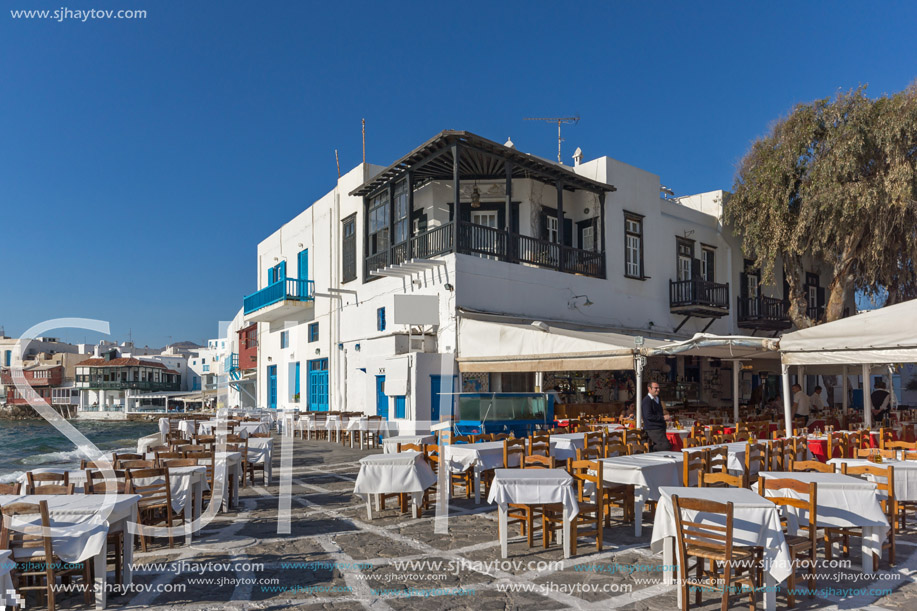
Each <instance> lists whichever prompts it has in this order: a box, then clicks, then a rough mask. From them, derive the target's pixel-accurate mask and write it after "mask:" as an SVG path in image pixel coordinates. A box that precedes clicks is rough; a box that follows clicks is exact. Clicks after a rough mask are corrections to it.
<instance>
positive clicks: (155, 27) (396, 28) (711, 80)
mask: <svg viewBox="0 0 917 611" xmlns="http://www.w3.org/2000/svg"><path fill="white" fill-rule="evenodd" d="M61 6H66V7H68V8H70V9H89V8H96V9H108V8H116V9H117V8H134V9H146V10H147V11H148V17H147V18H146V19H144V20H90V21H87V22H86V23H82V22H78V21H65V22H61V23H58V22H56V21H53V20H23V19H13V18H12V17H11V15H10V14H9V13H8V12H7V11H6V10H4V12H3V13H2V14H0V210H2V214H3V217H2V221H0V247H2V252H3V261H4V263H5V266H4V269H5V273H4V274H3V280H2V284H0V286H2V289H0V325H3V326H4V327H5V330H6V332H7V334H18V333H21V332H22V331H24V330H25V329H26V328H28V327H29V326H30V325H32V324H35V323H38V322H40V321H42V320H45V319H49V318H57V317H62V316H82V317H90V318H98V319H103V320H108V321H110V322H111V324H112V335H113V337H114V338H116V339H125V338H126V337H127V334H128V332H129V330H130V332H131V333H132V335H133V338H134V339H135V341H138V342H139V343H141V344H150V345H161V344H164V343H166V342H167V341H168V340H169V338H170V337H171V338H172V339H174V340H176V341H177V340H179V339H190V340H194V341H198V342H200V341H201V340H202V339H203V338H205V337H211V336H213V335H214V334H215V333H216V331H217V321H218V320H228V319H230V318H232V317H233V315H234V314H235V312H236V311H237V310H238V308H239V307H240V306H241V304H242V297H243V296H244V295H245V294H248V293H249V292H251V291H252V290H253V289H254V288H255V281H256V276H255V272H256V270H255V253H256V248H257V244H258V242H259V241H260V240H262V239H263V238H264V237H265V236H267V235H268V234H270V233H271V232H273V231H274V230H275V229H276V228H277V227H278V226H279V225H280V224H281V223H283V222H284V221H286V220H288V219H290V218H291V217H293V216H294V215H295V214H297V213H298V212H300V211H301V210H302V209H303V208H304V207H306V206H307V205H308V204H309V203H310V202H312V201H313V200H314V199H316V198H317V197H319V196H320V195H322V194H323V193H325V192H326V191H328V190H329V189H330V188H331V187H332V186H333V182H334V179H335V177H336V170H335V162H334V150H335V149H338V150H339V154H340V159H341V166H342V170H344V171H346V170H347V169H350V168H352V167H353V166H354V165H356V164H357V163H359V161H360V158H361V150H360V120H361V119H362V118H364V117H365V118H366V121H367V160H368V161H370V162H373V163H379V164H383V165H388V164H389V163H391V162H392V161H394V160H395V159H396V158H397V157H399V156H401V155H403V154H404V153H406V152H408V151H409V150H411V149H412V148H414V147H415V146H417V145H418V144H420V143H421V142H423V141H425V140H427V139H429V138H430V137H432V136H433V135H434V134H436V133H437V132H439V131H440V130H443V129H465V130H470V131H473V132H476V133H478V134H480V135H482V136H485V137H488V138H491V139H493V140H497V141H500V142H502V141H504V140H505V139H506V138H507V137H509V136H511V137H512V139H513V141H514V142H515V143H516V146H517V147H518V148H520V149H522V150H525V151H527V152H531V153H535V154H539V155H543V156H545V157H549V158H550V157H553V156H554V155H555V154H556V145H557V144H556V137H555V130H554V128H553V127H552V126H550V125H548V124H541V123H536V122H527V121H523V118H524V117H528V116H558V115H561V116H562V115H571V114H576V113H578V114H579V115H580V116H581V117H582V120H581V121H580V123H579V124H578V125H576V126H573V127H568V128H567V129H566V130H565V134H564V135H565V137H566V138H567V142H565V143H564V156H565V161H566V162H567V163H570V160H569V156H570V155H571V154H572V151H573V149H575V148H576V147H577V146H579V147H582V149H583V151H584V153H585V156H586V158H587V159H591V158H594V157H597V156H600V155H609V156H612V157H615V158H617V159H620V160H622V161H625V162H627V163H630V164H633V165H636V166H638V167H641V168H644V169H647V170H650V171H652V172H655V173H657V174H659V175H660V176H661V177H662V181H663V184H666V185H668V186H670V187H671V188H672V189H674V190H675V192H676V194H686V193H696V192H701V191H707V190H712V189H718V188H729V187H730V186H731V184H732V178H733V173H734V169H735V164H736V162H737V161H738V159H739V158H740V157H741V156H742V154H743V153H744V152H745V150H746V149H747V148H748V145H749V143H750V142H751V141H752V140H753V139H754V138H755V137H756V136H759V135H761V134H763V133H764V132H765V131H766V129H767V126H768V124H769V123H770V122H771V121H773V120H774V119H776V118H777V117H779V116H781V115H783V114H786V113H787V112H788V111H789V110H790V109H791V108H792V106H793V105H794V104H795V103H797V102H803V101H809V100H812V99H815V98H818V97H825V96H829V95H831V94H832V93H834V92H835V91H837V90H838V89H848V88H851V87H856V86H857V85H859V84H866V83H868V84H869V92H870V93H871V94H872V95H879V94H881V93H885V92H889V93H890V92H894V91H898V90H901V89H903V88H904V87H906V86H907V85H908V83H910V82H911V81H912V80H914V78H915V76H917V74H915V68H914V63H913V59H914V50H913V24H914V23H915V22H917V8H915V7H914V6H910V5H908V4H906V3H891V2H884V3H878V4H872V3H863V2H855V3H854V2H849V3H844V2H830V3H829V2H803V3H799V2H792V3H791V2H768V3H732V2H703V3H685V2H672V3H666V2H640V3H636V2H632V3H623V2H580V3H574V4H569V3H559V2H557V3H539V2H524V3H523V2H518V3H511V2H492V1H491V2H463V3H460V4H459V3H448V4H447V3H432V2H385V3H382V2H372V3H365V4H364V3H354V2H322V3H306V2H293V1H279V0H278V1H276V2H259V3H255V2H233V1H226V2H219V3H217V2H211V3H204V2H197V3H189V2H173V1H164V0H157V1H156V2H153V1H151V0H124V1H122V2H117V3H114V2H107V1H104V0H80V1H79V2H69V4H68V2H66V1H64V2H49V1H45V0H7V2H4V7H5V9H6V8H9V9H32V8H50V9H57V8H60V7H61ZM64 335H66V334H64ZM71 337H72V338H73V339H74V340H80V341H82V338H83V334H82V333H75V334H73V335H72V336H71Z"/></svg>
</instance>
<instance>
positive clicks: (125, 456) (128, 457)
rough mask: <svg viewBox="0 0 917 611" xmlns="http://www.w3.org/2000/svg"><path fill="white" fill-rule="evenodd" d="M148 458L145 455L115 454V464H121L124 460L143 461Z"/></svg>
mask: <svg viewBox="0 0 917 611" xmlns="http://www.w3.org/2000/svg"><path fill="white" fill-rule="evenodd" d="M144 458H146V456H144V455H143V454H115V456H114V459H115V460H114V461H113V462H119V461H122V460H143V459H144Z"/></svg>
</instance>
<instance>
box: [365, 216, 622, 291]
mask: <svg viewBox="0 0 917 611" xmlns="http://www.w3.org/2000/svg"><path fill="white" fill-rule="evenodd" d="M453 231H454V226H453V223H446V224H445V225H441V226H439V227H435V228H433V229H431V230H429V231H425V232H423V233H421V234H418V235H416V236H413V237H412V238H411V239H410V240H408V241H406V242H402V243H401V244H396V245H395V246H393V247H391V248H389V249H387V250H383V251H381V252H378V253H376V254H373V255H370V256H369V257H367V258H366V262H365V263H366V272H367V274H368V275H371V274H372V272H374V271H376V270H380V269H384V268H385V267H388V266H390V265H398V264H400V263H404V262H405V261H409V260H410V259H412V258H415V259H431V258H433V257H436V256H439V255H443V254H447V253H450V252H458V253H460V254H468V255H478V256H481V257H486V258H490V259H494V260H497V261H505V262H508V263H524V264H527V265H534V266H536V267H543V268H547V269H553V270H556V271H560V272H566V273H569V274H580V275H583V276H591V277H594V278H604V277H605V254H604V253H603V252H598V251H592V250H583V249H581V248H573V247H570V246H562V245H560V244H557V243H556V242H549V241H547V240H540V239H538V238H533V237H530V236H525V235H520V234H516V233H511V232H508V231H505V230H503V229H496V228H494V227H487V226H485V225H477V224H474V223H468V222H459V225H458V248H457V249H454V248H453V241H454V237H453V236H454V235H455V234H454V233H453Z"/></svg>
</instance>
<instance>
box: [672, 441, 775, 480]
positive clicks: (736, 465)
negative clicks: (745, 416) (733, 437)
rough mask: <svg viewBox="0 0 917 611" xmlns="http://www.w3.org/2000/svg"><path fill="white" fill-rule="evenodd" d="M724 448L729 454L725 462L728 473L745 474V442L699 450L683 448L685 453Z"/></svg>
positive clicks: (705, 447) (706, 447) (762, 458)
mask: <svg viewBox="0 0 917 611" xmlns="http://www.w3.org/2000/svg"><path fill="white" fill-rule="evenodd" d="M723 446H725V447H726V449H727V450H728V452H729V457H728V458H727V460H726V469H728V470H729V471H734V472H736V473H745V442H744V441H735V442H733V443H724V444H720V445H715V446H704V447H700V448H685V449H684V451H685V452H699V451H703V450H709V449H710V448H719V447H723ZM761 460H762V461H763V460H764V457H763V456H762V457H761Z"/></svg>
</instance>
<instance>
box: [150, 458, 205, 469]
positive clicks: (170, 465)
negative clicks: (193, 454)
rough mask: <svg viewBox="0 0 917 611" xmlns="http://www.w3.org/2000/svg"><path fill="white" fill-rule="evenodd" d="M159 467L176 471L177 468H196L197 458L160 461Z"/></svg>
mask: <svg viewBox="0 0 917 611" xmlns="http://www.w3.org/2000/svg"><path fill="white" fill-rule="evenodd" d="M159 465H160V466H162V467H166V468H167V469H174V468H175V467H196V466H197V459H195V458H169V459H166V460H160V461H159Z"/></svg>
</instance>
